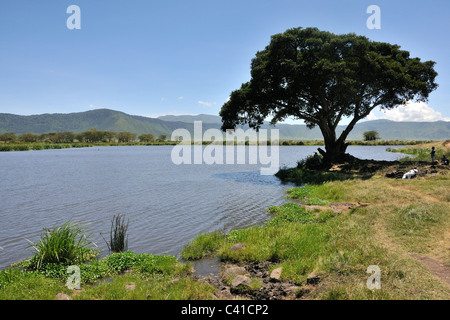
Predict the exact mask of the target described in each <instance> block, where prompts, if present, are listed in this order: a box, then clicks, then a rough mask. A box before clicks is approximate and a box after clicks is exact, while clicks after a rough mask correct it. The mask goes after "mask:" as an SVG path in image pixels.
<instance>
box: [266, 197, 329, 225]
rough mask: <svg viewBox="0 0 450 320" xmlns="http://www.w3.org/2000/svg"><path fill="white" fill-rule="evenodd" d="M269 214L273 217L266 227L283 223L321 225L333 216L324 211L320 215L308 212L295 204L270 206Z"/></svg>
mask: <svg viewBox="0 0 450 320" xmlns="http://www.w3.org/2000/svg"><path fill="white" fill-rule="evenodd" d="M269 212H270V213H271V214H273V215H275V217H273V218H272V219H270V220H269V221H268V222H267V225H268V226H279V225H281V224H284V223H302V224H307V223H321V222H325V221H326V220H328V219H329V218H331V217H333V216H334V213H333V211H331V210H329V211H325V212H322V213H319V212H316V211H312V210H310V211H308V210H306V209H305V208H304V207H303V206H300V205H299V204H297V203H292V202H289V203H285V204H283V205H281V206H272V207H270V208H269Z"/></svg>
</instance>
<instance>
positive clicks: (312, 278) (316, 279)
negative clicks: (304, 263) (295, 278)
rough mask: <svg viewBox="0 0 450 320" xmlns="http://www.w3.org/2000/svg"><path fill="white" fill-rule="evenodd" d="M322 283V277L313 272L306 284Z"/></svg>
mask: <svg viewBox="0 0 450 320" xmlns="http://www.w3.org/2000/svg"><path fill="white" fill-rule="evenodd" d="M319 282H320V276H319V275H316V274H315V273H314V272H311V273H310V274H309V275H308V277H307V278H306V284H313V285H315V284H318V283H319Z"/></svg>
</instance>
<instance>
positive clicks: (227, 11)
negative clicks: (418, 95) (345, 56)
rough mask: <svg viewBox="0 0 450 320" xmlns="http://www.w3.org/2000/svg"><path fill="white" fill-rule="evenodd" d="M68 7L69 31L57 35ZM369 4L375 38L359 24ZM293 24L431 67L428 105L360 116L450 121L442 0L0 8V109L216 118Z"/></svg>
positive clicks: (26, 1)
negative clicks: (347, 36)
mask: <svg viewBox="0 0 450 320" xmlns="http://www.w3.org/2000/svg"><path fill="white" fill-rule="evenodd" d="M70 5H77V6H79V8H80V9H81V29H80V30H70V29H68V28H67V25H66V20H67V19H68V18H69V17H70V14H68V13H66V10H67V8H68V7H69V6H70ZM370 5H378V6H379V7H380V9H381V29H379V30H377V29H374V30H370V29H368V28H367V26H366V21H367V19H368V18H369V16H370V14H368V13H367V12H366V10H367V8H368V6H370ZM292 27H317V28H319V29H321V30H326V31H330V32H333V33H337V34H341V33H349V32H354V33H356V34H360V35H365V36H367V37H369V38H370V39H372V40H376V41H385V42H390V43H395V44H399V45H400V46H401V47H402V49H405V50H408V51H410V52H411V55H412V56H417V57H420V58H421V59H422V60H434V61H436V62H437V65H436V70H437V72H438V73H439V76H438V78H437V82H438V84H439V88H438V89H437V90H436V91H435V92H433V93H432V94H431V96H430V99H429V101H428V103H427V104H414V105H411V107H410V108H409V107H408V108H407V109H405V110H403V109H398V110H396V111H395V112H390V113H380V112H376V113H374V114H372V115H371V117H370V119H377V118H390V119H392V120H416V121H420V120H440V119H443V120H450V110H449V108H448V101H449V98H450V74H449V70H450V63H449V57H450V41H449V40H450V39H449V38H450V35H449V34H450V33H449V31H450V1H448V0H433V1H428V2H426V1H400V0H397V1H381V0H370V1H365V0H340V1H336V0H334V1H332V0H327V1H321V0H314V1H312V0H310V1H302V0H296V1H290V0H289V1H287V0H277V1H274V0H239V1H235V0H223V1H222V0H189V1H186V0H184V1H178V0H164V1H162V0H161V1H159V0H151V1H150V0H145V1H144V0H132V1H124V0H120V1H119V0H108V1H100V0H98V1H93V0H70V1H65V0H51V1H50V0H40V1H35V0H2V1H1V3H0V39H1V40H0V75H1V77H0V112H2V113H15V114H23V115H29V114H41V113H70V112H80V111H87V110H91V109H96V108H109V109H114V110H119V111H123V112H126V113H129V114H134V115H145V116H152V117H156V116H159V115H164V114H200V113H206V114H218V112H219V110H220V108H221V106H222V105H223V103H224V102H226V100H227V98H228V96H229V94H230V92H231V91H232V90H235V89H237V88H239V87H240V85H241V83H243V82H246V81H248V80H249V79H250V62H251V59H252V58H253V57H254V55H255V53H256V52H257V51H258V50H262V49H264V47H265V46H266V45H267V44H268V43H269V41H270V36H271V35H273V34H276V33H280V32H284V31H285V30H286V29H289V28H292Z"/></svg>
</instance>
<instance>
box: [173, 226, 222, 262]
mask: <svg viewBox="0 0 450 320" xmlns="http://www.w3.org/2000/svg"><path fill="white" fill-rule="evenodd" d="M224 241H225V234H224V233H223V232H220V231H215V232H210V233H206V234H200V235H198V236H197V237H196V238H195V239H194V240H192V241H191V242H190V243H189V244H188V245H186V246H185V247H184V248H183V251H182V253H181V257H182V258H183V259H185V260H197V259H201V258H203V257H205V256H207V255H209V254H211V253H214V252H215V251H216V250H217V249H218V248H219V247H220V246H221V245H222V244H223V243H224Z"/></svg>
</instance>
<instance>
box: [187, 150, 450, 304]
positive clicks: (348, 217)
mask: <svg viewBox="0 0 450 320" xmlns="http://www.w3.org/2000/svg"><path fill="white" fill-rule="evenodd" d="M435 145H436V147H438V144H437V143H435ZM420 147H422V146H420ZM440 148H441V149H442V148H443V146H442V147H440ZM411 165H413V164H411ZM387 170H389V168H386V167H383V169H381V170H379V171H376V172H372V173H371V175H370V177H365V178H360V177H356V178H355V177H354V174H355V173H352V172H336V173H335V174H336V176H335V178H336V177H337V178H339V179H331V180H335V181H328V182H323V181H326V180H327V179H322V180H323V181H318V180H321V179H319V173H318V176H317V177H314V179H313V182H314V183H313V184H310V183H309V184H306V186H305V187H297V188H293V189H290V190H288V192H287V196H286V197H287V199H288V201H289V202H288V203H287V204H284V205H282V206H280V207H271V208H269V212H270V213H272V214H273V218H272V219H271V220H269V221H268V222H267V223H266V224H265V225H263V226H258V227H252V228H248V229H242V230H234V231H232V232H230V233H228V234H226V235H223V236H220V234H218V233H212V234H206V235H201V236H199V237H198V238H197V239H195V240H194V241H193V242H192V243H191V244H189V245H188V246H187V247H186V249H185V250H184V252H183V256H184V258H185V259H189V258H191V259H198V258H199V257H202V256H206V255H217V256H218V257H219V258H220V259H221V261H222V262H223V263H235V264H238V265H242V266H247V265H249V264H255V263H258V264H261V265H263V264H264V263H265V262H270V267H269V270H268V271H269V273H270V272H271V271H272V270H274V269H277V268H280V267H281V268H282V273H281V280H282V281H285V282H288V283H294V284H295V285H296V286H297V293H298V294H297V297H298V296H302V297H303V298H305V297H306V298H309V299H449V298H450V283H449V278H448V275H449V271H450V250H449V249H450V241H449V234H450V233H449V232H450V216H449V215H448V209H449V206H448V203H449V201H450V194H449V192H448V190H449V188H450V174H449V171H448V168H441V169H439V170H438V171H437V172H436V173H433V174H431V175H427V176H423V177H419V178H416V179H412V180H402V179H388V178H386V177H385V173H386V172H387ZM322 174H323V172H322ZM330 174H333V173H330ZM338 174H340V175H338ZM344 175H347V177H348V179H345V176H344ZM326 177H327V178H329V176H326ZM322 178H323V176H322ZM237 243H240V244H241V245H240V247H241V248H242V249H239V250H233V249H232V248H233V246H235V245H236V244H237ZM373 265H375V266H378V267H379V268H380V270H381V289H380V290H377V289H375V290H370V289H369V288H368V287H367V279H368V277H369V276H370V274H368V273H367V269H368V267H369V266H373ZM311 274H315V275H318V276H319V279H320V281H319V283H318V284H316V285H314V286H311V285H310V284H309V283H308V276H310V275H311Z"/></svg>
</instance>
